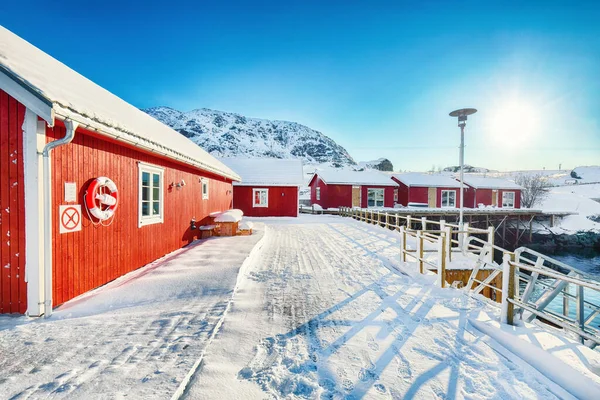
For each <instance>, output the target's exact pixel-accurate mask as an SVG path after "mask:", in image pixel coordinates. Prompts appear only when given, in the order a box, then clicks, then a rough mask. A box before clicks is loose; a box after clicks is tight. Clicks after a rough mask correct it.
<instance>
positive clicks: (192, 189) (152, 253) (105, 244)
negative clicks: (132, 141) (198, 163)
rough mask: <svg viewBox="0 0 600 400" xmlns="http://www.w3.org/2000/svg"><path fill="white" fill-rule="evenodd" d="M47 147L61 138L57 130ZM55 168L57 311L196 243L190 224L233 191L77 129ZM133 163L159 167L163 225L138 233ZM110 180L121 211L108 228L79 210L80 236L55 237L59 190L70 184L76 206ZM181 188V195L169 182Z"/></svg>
mask: <svg viewBox="0 0 600 400" xmlns="http://www.w3.org/2000/svg"><path fill="white" fill-rule="evenodd" d="M47 135H48V139H49V140H53V139H56V138H61V137H63V136H64V135H65V129H64V125H62V124H60V123H58V122H57V126H56V127H55V128H52V129H51V128H48V129H47ZM52 161H53V167H52V168H53V170H52V176H53V182H52V184H53V187H52V190H53V206H54V207H53V227H54V230H53V249H54V252H53V279H54V285H53V298H54V304H55V305H58V304H61V303H63V302H65V301H67V300H69V299H72V298H73V297H75V296H77V295H79V294H82V293H84V292H86V291H88V290H90V289H93V288H95V287H98V286H100V285H102V284H104V283H107V282H109V281H111V280H113V279H115V278H117V277H119V276H121V275H123V274H126V273H127V272H130V271H132V270H135V269H137V268H140V267H142V266H143V265H145V264H148V263H150V262H152V261H154V260H156V259H158V258H160V257H162V256H163V255H165V254H167V253H169V252H171V251H174V250H176V249H178V248H180V247H182V246H184V245H186V244H188V243H190V242H191V241H192V240H194V238H197V237H198V233H199V232H198V230H194V231H191V230H190V220H191V218H195V219H196V221H198V225H200V224H203V223H206V222H207V220H208V214H209V213H211V212H213V211H221V210H226V209H229V208H230V207H231V203H232V185H231V182H230V181H226V180H225V179H223V178H220V177H217V176H214V175H210V174H208V173H203V172H202V171H200V170H197V169H195V168H191V167H189V166H186V165H184V164H179V163H176V162H174V161H171V160H168V159H163V158H160V157H157V156H154V155H150V154H147V153H143V152H140V151H138V150H136V149H134V148H130V147H125V146H123V144H121V143H118V142H114V141H110V140H106V139H104V138H99V137H97V136H94V135H93V134H92V133H91V132H87V131H84V130H82V129H78V130H77V133H76V135H75V139H74V140H73V142H72V143H71V144H69V145H67V146H62V147H59V148H57V149H56V150H54V152H53V154H52ZM138 161H142V162H145V163H149V164H154V165H157V166H160V167H163V168H164V169H165V170H164V185H163V199H164V222H163V223H159V224H152V225H146V226H142V227H138V184H139V182H138ZM98 176H107V177H109V178H110V179H112V180H113V181H114V182H115V183H116V185H117V186H118V189H119V207H118V209H117V211H116V213H115V218H114V221H113V222H112V224H111V225H110V226H94V225H92V223H91V221H90V219H89V218H88V216H87V214H86V212H85V210H84V208H83V206H82V213H83V220H82V221H83V223H82V230H81V231H80V232H73V233H66V234H60V233H59V225H58V224H59V221H58V217H59V216H58V207H59V205H60V204H65V203H64V186H63V185H64V182H75V183H76V184H77V188H78V196H79V198H78V202H77V203H78V204H82V205H83V196H84V194H85V191H86V188H87V186H88V185H89V183H90V181H92V180H93V179H94V178H96V177H98ZM200 177H206V178H209V199H207V200H202V194H201V183H200ZM182 179H184V180H185V182H186V185H185V186H183V187H182V188H181V189H176V188H169V187H168V186H169V184H170V183H171V182H180V181H181V180H182Z"/></svg>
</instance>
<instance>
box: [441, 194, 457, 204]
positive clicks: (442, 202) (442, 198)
mask: <svg viewBox="0 0 600 400" xmlns="http://www.w3.org/2000/svg"><path fill="white" fill-rule="evenodd" d="M444 192H446V193H454V204H452V205H450V204H448V205H444ZM447 198H448V200H450V196H449V195H448V196H447ZM448 203H449V201H448ZM440 204H441V206H442V208H456V190H442V195H441V197H440Z"/></svg>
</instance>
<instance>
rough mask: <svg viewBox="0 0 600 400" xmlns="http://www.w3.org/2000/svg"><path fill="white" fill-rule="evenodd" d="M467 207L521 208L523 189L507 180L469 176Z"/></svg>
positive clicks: (466, 183)
mask: <svg viewBox="0 0 600 400" xmlns="http://www.w3.org/2000/svg"><path fill="white" fill-rule="evenodd" d="M464 183H465V185H466V186H465V187H466V189H465V207H473V208H479V207H489V206H491V207H498V208H521V190H523V188H522V187H521V186H519V185H517V184H516V183H514V182H512V181H509V180H507V179H500V178H491V177H484V176H481V175H471V174H467V175H465V177H464Z"/></svg>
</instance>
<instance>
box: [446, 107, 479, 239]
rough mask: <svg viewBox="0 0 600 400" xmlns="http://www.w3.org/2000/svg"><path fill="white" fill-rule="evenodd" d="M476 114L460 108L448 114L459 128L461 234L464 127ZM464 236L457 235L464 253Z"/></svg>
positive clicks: (460, 219)
mask: <svg viewBox="0 0 600 400" xmlns="http://www.w3.org/2000/svg"><path fill="white" fill-rule="evenodd" d="M476 112H477V110H476V109H474V108H461V109H460V110H455V111H452V112H451V113H450V116H451V117H458V126H459V127H460V211H459V221H458V229H459V230H460V231H461V232H462V230H463V228H464V220H463V216H464V213H463V205H464V196H463V192H464V183H463V178H464V164H465V125H467V116H468V115H472V114H475V113H476ZM464 237H465V235H464V234H463V233H461V234H460V235H459V238H460V239H459V240H460V248H461V249H462V250H463V251H464V246H463V245H464V243H463V238H464Z"/></svg>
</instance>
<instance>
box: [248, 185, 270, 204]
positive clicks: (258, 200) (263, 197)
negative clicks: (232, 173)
mask: <svg viewBox="0 0 600 400" xmlns="http://www.w3.org/2000/svg"><path fill="white" fill-rule="evenodd" d="M252 207H269V189H252Z"/></svg>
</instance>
